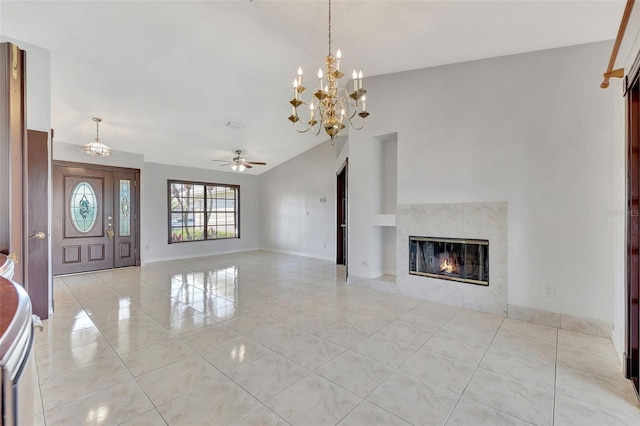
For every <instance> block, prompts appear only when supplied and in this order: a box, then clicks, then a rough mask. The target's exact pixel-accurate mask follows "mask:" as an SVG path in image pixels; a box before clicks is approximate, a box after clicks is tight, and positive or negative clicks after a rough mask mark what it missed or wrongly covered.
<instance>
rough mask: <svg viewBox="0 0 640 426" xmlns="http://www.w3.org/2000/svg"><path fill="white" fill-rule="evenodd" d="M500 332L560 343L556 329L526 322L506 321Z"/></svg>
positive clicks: (506, 319)
mask: <svg viewBox="0 0 640 426" xmlns="http://www.w3.org/2000/svg"><path fill="white" fill-rule="evenodd" d="M500 330H504V331H508V332H511V333H515V334H519V335H522V336H529V337H534V338H536V339H541V340H548V341H550V342H554V343H556V342H557V341H558V329H557V328H555V327H548V326H546V325H542V324H534V323H532V322H526V321H518V320H514V319H511V318H505V319H504V321H503V322H502V325H501V326H500Z"/></svg>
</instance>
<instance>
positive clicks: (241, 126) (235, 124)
mask: <svg viewBox="0 0 640 426" xmlns="http://www.w3.org/2000/svg"><path fill="white" fill-rule="evenodd" d="M225 126H227V127H228V128H230V129H236V130H240V129H244V124H242V123H238V122H236V121H227V123H226V124H225Z"/></svg>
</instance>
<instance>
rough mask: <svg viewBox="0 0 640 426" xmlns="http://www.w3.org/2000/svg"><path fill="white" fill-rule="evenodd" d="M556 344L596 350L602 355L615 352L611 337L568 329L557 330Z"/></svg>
mask: <svg viewBox="0 0 640 426" xmlns="http://www.w3.org/2000/svg"><path fill="white" fill-rule="evenodd" d="M558 344H559V345H565V346H572V347H574V348H578V349H583V350H588V351H592V352H597V353H599V354H603V355H610V354H615V348H614V346H613V342H612V341H611V339H604V338H602V337H597V336H590V335H588V334H582V333H576V332H574V331H569V330H562V329H559V330H558Z"/></svg>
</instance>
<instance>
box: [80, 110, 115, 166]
mask: <svg viewBox="0 0 640 426" xmlns="http://www.w3.org/2000/svg"><path fill="white" fill-rule="evenodd" d="M93 121H95V122H96V138H95V139H94V142H91V143H88V144H86V145H82V146H81V147H80V151H82V152H84V153H85V154H89V155H93V156H94V157H107V156H109V155H111V154H113V149H111V148H109V147H108V146H106V145H105V144H103V143H101V142H100V135H99V130H100V129H99V125H100V122H102V119H101V118H98V117H93Z"/></svg>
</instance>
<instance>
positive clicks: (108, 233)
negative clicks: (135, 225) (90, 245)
mask: <svg viewBox="0 0 640 426" xmlns="http://www.w3.org/2000/svg"><path fill="white" fill-rule="evenodd" d="M115 234H116V233H115V232H113V229H107V237H109V239H110V240H113V236H114V235H115Z"/></svg>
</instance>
